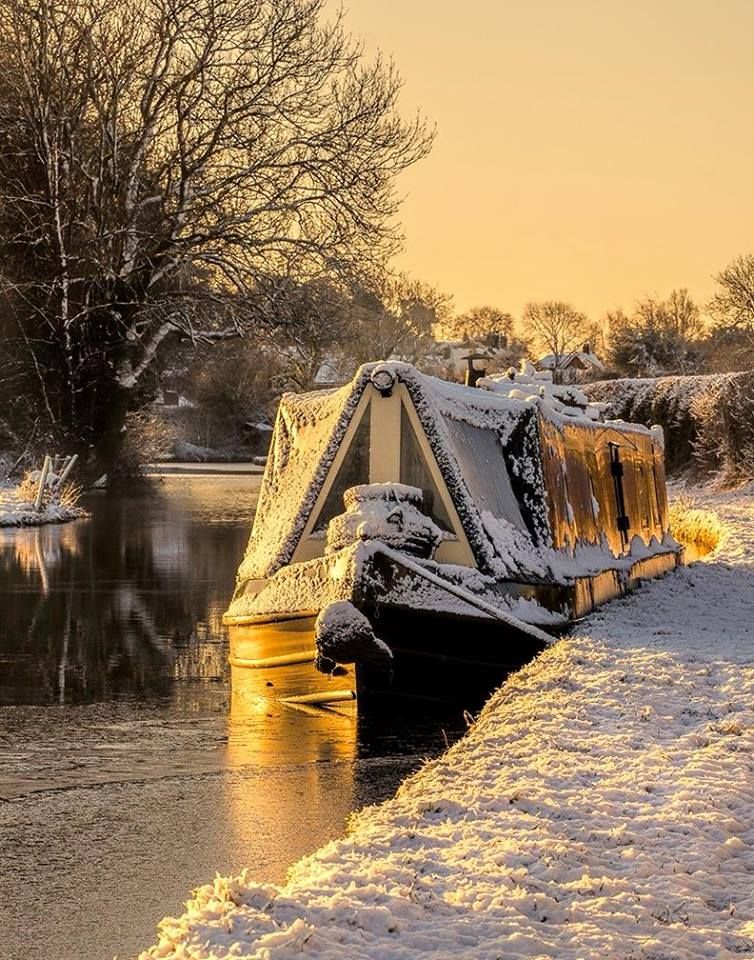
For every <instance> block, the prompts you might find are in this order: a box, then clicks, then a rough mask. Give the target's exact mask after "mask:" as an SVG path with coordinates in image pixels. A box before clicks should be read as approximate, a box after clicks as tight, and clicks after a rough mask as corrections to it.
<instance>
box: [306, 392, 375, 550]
mask: <svg viewBox="0 0 754 960" xmlns="http://www.w3.org/2000/svg"><path fill="white" fill-rule="evenodd" d="M370 409H371V408H370V406H367V408H366V410H365V411H364V415H363V416H362V418H361V422H360V423H359V425H358V427H357V428H356V433H355V434H354V435H353V437H352V439H351V444H350V446H349V448H348V450H346V455H345V457H344V458H343V461H342V463H341V465H340V468H339V469H338V473H337V475H336V477H335V480H334V481H333V483H332V486H331V487H330V490H329V492H328V494H327V497H326V499H325V502H324V503H323V504H322V509H321V510H320V511H319V515H318V516H317V519H316V521H315V523H314V526H313V528H312V529H313V531H314V532H315V533H317V532H319V531H322V530H326V529H327V524H328V523H329V522H330V521H331V520H332V518H333V517H337V516H338V514H341V513H343V511H344V510H345V506H344V504H343V494H344V493H345V492H346V490H348V488H349V487H355V486H357V485H358V484H360V483H369V435H370V432H371V431H370V423H371V418H370Z"/></svg>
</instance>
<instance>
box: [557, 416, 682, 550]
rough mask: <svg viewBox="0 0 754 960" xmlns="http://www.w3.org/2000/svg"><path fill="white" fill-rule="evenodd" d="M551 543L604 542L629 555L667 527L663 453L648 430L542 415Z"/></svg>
mask: <svg viewBox="0 0 754 960" xmlns="http://www.w3.org/2000/svg"><path fill="white" fill-rule="evenodd" d="M540 436H541V444H542V466H543V473H544V477H545V488H546V493H547V500H548V508H549V516H550V528H551V532H552V541H553V542H552V545H553V547H554V548H555V549H566V548H569V547H573V546H574V545H575V544H576V543H592V544H599V543H600V542H601V541H602V538H603V537H604V538H606V539H607V543H608V545H609V547H610V550H611V552H612V553H613V555H614V556H616V557H619V556H622V555H624V554H626V553H627V552H628V551H629V550H630V547H631V541H632V540H633V538H634V537H635V536H639V537H640V538H641V539H642V540H643V541H644V543H645V544H649V542H650V541H651V539H652V538H653V537H654V538H655V539H656V540H657V541H661V540H662V538H663V536H664V535H665V533H666V532H667V522H668V506H667V494H666V492H665V474H664V468H663V462H662V452H661V450H659V449H658V448H657V445H656V443H655V441H654V439H653V437H652V436H651V435H648V434H646V433H642V432H640V431H631V432H630V433H629V432H628V431H621V430H620V429H618V428H617V427H611V426H607V427H602V428H592V427H589V426H583V425H580V424H575V423H574V424H570V423H566V424H555V423H553V422H551V421H549V420H547V419H546V418H544V417H543V418H541V420H540Z"/></svg>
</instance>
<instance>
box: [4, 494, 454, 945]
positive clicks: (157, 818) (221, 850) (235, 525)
mask: <svg viewBox="0 0 754 960" xmlns="http://www.w3.org/2000/svg"><path fill="white" fill-rule="evenodd" d="M258 487H259V479H258V478H255V477H251V476H235V477H234V476H230V477H229V476H226V477H222V478H218V477H201V478H188V477H175V478H166V480H165V481H164V483H163V484H161V485H160V486H159V487H158V488H157V489H156V491H155V492H149V491H140V492H136V491H135V492H134V493H133V494H132V495H117V496H116V495H113V494H107V495H104V494H102V495H94V496H92V497H90V498H89V501H88V503H87V506H88V508H89V509H90V511H91V514H92V516H91V518H90V519H89V520H85V521H77V522H75V523H72V524H67V525H64V526H57V527H55V526H49V527H42V528H37V529H24V530H0V614H1V615H0V801H2V800H6V801H7V802H5V803H3V802H0V931H2V934H3V949H4V950H5V951H6V952H7V955H8V956H14V957H15V956H23V957H24V958H25V960H42V958H44V960H48V958H49V957H52V956H54V957H55V958H56V960H102V958H103V957H110V956H113V955H114V954H117V955H118V956H120V957H128V956H131V955H133V954H135V953H136V952H137V951H138V950H140V949H142V948H144V947H145V946H147V945H148V944H149V943H150V942H152V941H153V940H154V937H155V926H156V923H157V921H158V920H159V919H160V918H161V917H162V916H164V915H166V914H173V915H174V914H175V913H176V912H178V911H180V908H181V904H182V901H183V900H184V899H185V898H186V896H187V895H188V894H189V891H190V890H191V889H192V888H193V887H195V886H196V885H198V884H200V883H203V882H206V881H207V880H209V879H211V877H212V876H214V874H215V872H216V871H219V872H221V873H225V874H227V873H234V872H237V871H239V870H240V869H241V868H243V867H249V868H250V869H251V870H252V872H253V875H254V876H255V877H256V878H257V879H259V880H261V881H280V880H282V879H283V878H284V876H285V872H286V870H287V868H288V867H289V866H290V865H291V864H292V863H293V862H295V861H296V860H297V859H298V858H300V857H301V856H303V855H304V854H307V853H310V852H312V851H313V850H315V849H316V848H317V847H318V846H319V845H320V844H321V843H323V842H325V841H326V840H328V839H331V838H332V837H334V836H337V835H338V834H340V833H341V832H342V831H343V829H344V827H345V823H346V820H347V817H348V815H349V814H350V812H351V811H353V810H354V809H356V808H358V807H360V806H362V805H364V804H366V803H375V802H378V801H380V800H382V799H384V798H385V797H387V796H389V795H390V794H391V793H392V792H393V791H394V790H395V789H396V787H397V785H398V784H399V782H400V781H401V779H402V778H403V777H404V776H405V775H406V774H407V773H409V772H410V771H411V770H414V769H416V767H417V766H418V765H419V764H420V763H421V761H422V759H423V758H424V757H426V756H429V755H432V754H436V753H437V752H438V751H439V750H441V749H442V748H443V746H444V744H445V742H446V738H447V739H449V740H452V739H454V738H456V737H457V736H458V735H459V734H460V733H461V732H462V730H463V728H464V723H463V720H462V717H461V715H460V710H456V711H455V712H453V713H452V714H447V713H443V712H439V713H438V712H435V713H429V712H427V711H426V710H425V709H423V708H419V709H417V710H414V711H413V712H410V713H407V712H406V711H403V710H401V711H398V710H396V709H395V706H394V705H391V707H390V709H389V710H387V711H385V712H384V713H383V714H382V715H380V714H379V713H375V714H374V715H372V716H369V717H361V718H357V716H356V712H355V708H354V706H353V705H352V704H351V705H348V704H347V705H343V706H341V707H338V708H333V709H327V710H324V709H317V710H315V709H312V708H308V709H307V708H302V707H298V708H294V707H292V706H285V705H283V704H280V703H274V702H270V701H260V700H259V699H258V698H256V697H254V696H248V695H245V692H244V687H245V684H244V681H243V679H242V678H241V680H240V682H239V683H236V684H235V686H234V689H233V691H232V693H231V688H230V673H229V668H228V665H227V654H228V650H227V638H226V634H225V630H224V628H223V626H222V622H221V618H222V613H223V611H224V609H225V607H226V604H227V600H228V597H229V594H230V592H231V590H232V587H233V582H234V578H235V572H236V568H237V566H238V562H239V560H240V557H241V555H242V553H243V550H244V546H245V543H246V540H247V537H248V532H249V529H250V525H251V519H252V514H253V510H254V506H255V503H256V498H257V491H258ZM246 693H247V694H248V691H246ZM40 917H42V918H43V919H40ZM32 922H33V929H34V937H33V940H30V938H29V936H28V930H29V928H30V923H32Z"/></svg>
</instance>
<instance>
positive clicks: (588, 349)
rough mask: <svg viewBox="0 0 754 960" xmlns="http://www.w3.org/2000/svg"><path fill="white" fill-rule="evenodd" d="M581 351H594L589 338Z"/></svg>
mask: <svg viewBox="0 0 754 960" xmlns="http://www.w3.org/2000/svg"><path fill="white" fill-rule="evenodd" d="M581 352H582V353H591V352H592V345H591V343H589V341H588V340H587V342H586V343H585V344H584V346H583V347H582V348H581Z"/></svg>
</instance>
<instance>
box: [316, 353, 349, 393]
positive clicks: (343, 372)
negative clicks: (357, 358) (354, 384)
mask: <svg viewBox="0 0 754 960" xmlns="http://www.w3.org/2000/svg"><path fill="white" fill-rule="evenodd" d="M353 374H354V363H353V361H350V360H342V359H337V358H335V357H325V359H324V360H323V361H322V363H320V365H319V367H318V368H317V372H316V373H315V375H314V385H315V387H340V386H342V385H343V384H344V383H348V381H349V380H350V379H351V377H352V376H353Z"/></svg>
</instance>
